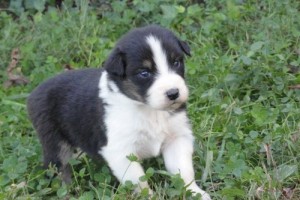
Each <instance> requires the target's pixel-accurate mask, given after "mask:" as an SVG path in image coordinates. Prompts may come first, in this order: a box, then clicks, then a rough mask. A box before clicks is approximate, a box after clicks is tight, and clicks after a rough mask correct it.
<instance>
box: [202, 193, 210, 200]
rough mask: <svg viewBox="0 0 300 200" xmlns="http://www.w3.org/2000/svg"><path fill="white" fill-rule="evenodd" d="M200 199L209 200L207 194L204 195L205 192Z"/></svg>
mask: <svg viewBox="0 0 300 200" xmlns="http://www.w3.org/2000/svg"><path fill="white" fill-rule="evenodd" d="M201 198H202V200H211V198H210V196H209V194H208V193H206V192H204V193H203V194H201Z"/></svg>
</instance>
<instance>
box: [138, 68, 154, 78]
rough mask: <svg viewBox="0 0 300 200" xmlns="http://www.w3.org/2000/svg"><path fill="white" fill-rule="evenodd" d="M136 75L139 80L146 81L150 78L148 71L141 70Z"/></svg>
mask: <svg viewBox="0 0 300 200" xmlns="http://www.w3.org/2000/svg"><path fill="white" fill-rule="evenodd" d="M137 75H138V77H139V78H143V79H147V78H150V77H151V75H152V74H151V73H150V72H149V71H148V70H143V71H140V72H139V73H138V74H137Z"/></svg>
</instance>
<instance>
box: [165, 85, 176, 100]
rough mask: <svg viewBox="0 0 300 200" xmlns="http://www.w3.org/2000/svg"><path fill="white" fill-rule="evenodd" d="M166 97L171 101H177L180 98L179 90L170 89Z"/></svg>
mask: <svg viewBox="0 0 300 200" xmlns="http://www.w3.org/2000/svg"><path fill="white" fill-rule="evenodd" d="M166 95H167V97H168V98H169V99H170V100H175V99H177V98H178V97H179V90H178V89H177V88H173V89H170V90H168V91H167V92H166Z"/></svg>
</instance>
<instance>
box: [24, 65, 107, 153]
mask: <svg viewBox="0 0 300 200" xmlns="http://www.w3.org/2000/svg"><path fill="white" fill-rule="evenodd" d="M101 73H102V70H101V69H84V70H72V71H68V72H65V73H62V74H60V75H58V76H55V77H53V78H50V79H49V80H47V81H45V82H44V83H42V84H41V85H39V86H38V87H37V88H36V89H35V90H34V91H33V92H32V93H31V94H30V96H29V97H28V100H27V108H28V113H29V116H30V119H31V120H32V123H33V126H34V127H35V129H36V130H37V133H38V135H39V138H40V140H41V142H42V143H45V142H49V140H50V138H51V139H54V140H55V139H56V138H55V135H56V136H57V138H58V137H60V138H62V139H63V140H64V142H67V143H68V144H69V145H70V146H73V147H80V148H82V149H83V150H84V151H86V152H87V153H88V154H90V155H92V156H96V155H97V152H98V151H99V149H100V147H101V146H103V145H104V144H105V143H106V138H105V136H104V135H105V127H104V125H103V119H102V116H103V112H104V109H103V104H102V101H101V99H99V97H98V96H99V88H98V83H99V79H100V76H101ZM53 135H54V136H53ZM52 136H53V137H52ZM57 142H59V141H57Z"/></svg>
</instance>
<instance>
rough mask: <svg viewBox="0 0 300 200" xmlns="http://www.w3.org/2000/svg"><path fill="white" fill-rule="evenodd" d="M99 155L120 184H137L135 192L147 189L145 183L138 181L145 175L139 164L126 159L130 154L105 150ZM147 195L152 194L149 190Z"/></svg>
mask: <svg viewBox="0 0 300 200" xmlns="http://www.w3.org/2000/svg"><path fill="white" fill-rule="evenodd" d="M101 154H102V156H103V157H104V158H105V160H106V162H107V163H108V165H109V167H110V169H111V170H112V172H113V174H114V175H115V176H116V177H117V179H118V180H119V181H120V182H121V183H122V184H124V183H125V182H126V181H131V182H132V183H133V184H137V185H138V188H137V189H136V192H139V191H140V190H141V189H143V188H149V186H148V183H147V182H141V181H140V180H139V178H140V177H141V176H143V175H145V172H144V170H143V168H142V166H141V164H140V163H138V162H135V161H130V160H129V159H128V158H127V156H128V155H130V153H125V152H112V151H108V150H106V151H102V153H101ZM149 193H150V194H151V193H152V191H151V190H150V189H149Z"/></svg>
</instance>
